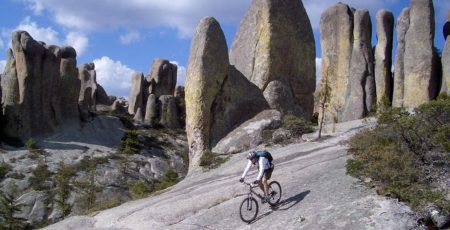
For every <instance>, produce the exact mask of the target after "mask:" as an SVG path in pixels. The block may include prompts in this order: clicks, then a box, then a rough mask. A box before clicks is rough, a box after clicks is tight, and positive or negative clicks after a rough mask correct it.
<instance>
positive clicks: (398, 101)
mask: <svg viewBox="0 0 450 230" xmlns="http://www.w3.org/2000/svg"><path fill="white" fill-rule="evenodd" d="M408 28H409V8H405V9H403V10H402V12H401V13H400V16H399V17H398V19H397V51H396V56H395V70H394V89H393V91H394V92H393V97H392V106H393V107H403V97H404V92H405V49H406V41H405V37H406V32H407V31H408Z"/></svg>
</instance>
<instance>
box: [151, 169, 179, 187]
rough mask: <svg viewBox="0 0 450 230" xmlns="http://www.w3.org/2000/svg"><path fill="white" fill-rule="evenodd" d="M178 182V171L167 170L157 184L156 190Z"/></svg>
mask: <svg viewBox="0 0 450 230" xmlns="http://www.w3.org/2000/svg"><path fill="white" fill-rule="evenodd" d="M177 182H178V173H177V172H175V170H173V169H169V170H167V172H166V173H165V174H164V176H163V178H162V179H161V181H159V182H157V183H156V184H155V190H157V191H158V190H163V189H165V188H168V187H170V186H172V185H174V184H176V183H177Z"/></svg>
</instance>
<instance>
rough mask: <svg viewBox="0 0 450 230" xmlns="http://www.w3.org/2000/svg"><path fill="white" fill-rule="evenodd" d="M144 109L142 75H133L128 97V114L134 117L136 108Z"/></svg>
mask: <svg viewBox="0 0 450 230" xmlns="http://www.w3.org/2000/svg"><path fill="white" fill-rule="evenodd" d="M143 107H144V74H143V73H138V72H136V73H134V74H133V76H131V91H130V96H129V97H128V113H129V114H131V115H134V114H135V113H136V111H137V110H138V108H141V109H142V108H143Z"/></svg>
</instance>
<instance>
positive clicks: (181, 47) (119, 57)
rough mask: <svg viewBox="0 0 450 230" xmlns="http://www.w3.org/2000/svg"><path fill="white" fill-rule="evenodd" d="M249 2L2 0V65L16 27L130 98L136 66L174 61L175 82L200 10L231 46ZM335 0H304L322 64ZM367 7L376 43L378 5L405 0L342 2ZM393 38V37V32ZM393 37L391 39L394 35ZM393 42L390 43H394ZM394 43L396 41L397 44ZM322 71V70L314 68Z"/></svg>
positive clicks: (440, 16)
mask: <svg viewBox="0 0 450 230" xmlns="http://www.w3.org/2000/svg"><path fill="white" fill-rule="evenodd" d="M250 2H251V0H227V1H221V0H171V1H167V0H126V1H125V0H95V1H92V0H1V3H0V4H1V5H0V71H2V69H3V67H4V64H5V59H6V49H7V48H8V47H9V45H10V40H11V33H12V31H14V30H17V29H22V30H27V31H28V32H29V33H30V34H31V35H32V36H33V37H34V38H35V39H36V40H42V41H44V42H46V43H47V44H56V45H71V46H74V47H75V48H76V49H77V52H78V58H77V59H78V65H79V64H83V63H88V62H94V63H95V64H96V69H97V81H98V82H99V83H100V84H101V85H103V86H104V87H105V89H106V90H107V92H108V94H110V95H116V96H125V97H126V96H128V94H129V90H130V79H131V74H132V73H133V71H139V72H143V73H144V74H147V73H148V72H149V69H150V67H151V63H152V61H153V60H154V59H155V58H166V59H169V60H170V61H172V62H176V63H177V64H178V65H179V80H178V81H179V84H184V73H185V71H186V69H185V67H186V66H187V62H188V58H189V49H190V43H191V39H192V34H193V33H194V31H195V27H196V25H197V23H198V21H199V20H200V19H201V18H202V17H204V16H213V17H215V18H216V19H218V20H219V22H220V23H221V26H222V29H223V30H224V33H225V36H226V38H227V42H228V45H229V47H231V43H232V41H233V37H234V34H235V32H236V29H237V27H238V25H239V22H240V20H241V19H242V17H243V15H244V13H245V11H246V10H247V8H248V7H249V5H250ZM336 2H338V1H337V0H303V4H304V5H305V8H306V10H307V12H308V15H309V17H310V20H311V24H312V26H313V29H314V35H315V40H316V50H317V55H316V56H317V58H316V63H317V67H318V68H320V56H321V54H320V52H321V51H320V45H319V44H320V37H319V36H320V35H319V20H320V14H321V13H322V12H323V11H324V10H325V9H326V8H327V7H329V6H331V5H333V4H335V3H336ZM341 2H344V3H347V4H349V5H350V6H352V7H354V8H357V9H360V8H367V9H369V10H370V14H371V16H372V27H373V31H374V36H373V40H372V44H373V45H375V44H376V37H375V20H374V16H375V15H376V12H377V10H379V9H388V10H390V11H392V12H393V13H394V16H395V20H396V19H397V17H398V15H399V14H400V11H401V10H402V9H403V8H404V7H406V6H408V5H409V0H341ZM434 5H435V14H436V17H435V19H436V39H435V43H436V44H435V45H436V47H438V48H439V49H442V48H443V46H444V39H443V36H442V26H443V24H444V21H445V18H446V14H447V11H448V10H450V0H435V1H434ZM394 36H395V35H394ZM394 41H395V38H394ZM394 45H395V42H394ZM394 49H395V47H394ZM318 73H319V71H318Z"/></svg>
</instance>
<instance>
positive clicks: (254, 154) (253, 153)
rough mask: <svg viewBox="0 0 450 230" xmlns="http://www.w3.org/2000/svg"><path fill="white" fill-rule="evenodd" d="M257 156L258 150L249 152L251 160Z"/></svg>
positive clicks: (248, 157) (248, 155)
mask: <svg viewBox="0 0 450 230" xmlns="http://www.w3.org/2000/svg"><path fill="white" fill-rule="evenodd" d="M255 157H256V152H255V151H250V152H248V154H247V159H249V160H251V159H254V158H255Z"/></svg>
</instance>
